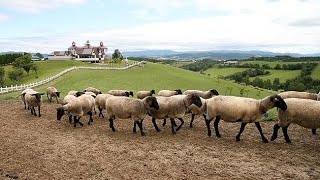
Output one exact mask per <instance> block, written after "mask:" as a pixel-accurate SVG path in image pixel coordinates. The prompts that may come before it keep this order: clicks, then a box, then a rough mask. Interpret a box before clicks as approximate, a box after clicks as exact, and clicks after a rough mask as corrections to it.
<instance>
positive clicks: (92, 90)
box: [83, 87, 102, 95]
mask: <svg viewBox="0 0 320 180" xmlns="http://www.w3.org/2000/svg"><path fill="white" fill-rule="evenodd" d="M83 92H93V93H95V94H96V95H98V94H102V93H101V91H100V90H98V89H97V88H94V87H87V88H86V89H84V90H83Z"/></svg>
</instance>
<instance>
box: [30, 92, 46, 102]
mask: <svg viewBox="0 0 320 180" xmlns="http://www.w3.org/2000/svg"><path fill="white" fill-rule="evenodd" d="M41 95H44V93H37V94H32V96H34V97H35V98H36V100H37V102H40V101H41Z"/></svg>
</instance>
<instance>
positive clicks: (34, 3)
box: [0, 0, 86, 13]
mask: <svg viewBox="0 0 320 180" xmlns="http://www.w3.org/2000/svg"><path fill="white" fill-rule="evenodd" d="M85 1H86V0H27V1H25V0H1V1H0V6H4V7H7V8H10V9H14V10H17V11H23V12H31V13H38V12H40V11H43V10H47V9H54V8H57V7H61V6H70V5H78V4H81V3H84V2H85Z"/></svg>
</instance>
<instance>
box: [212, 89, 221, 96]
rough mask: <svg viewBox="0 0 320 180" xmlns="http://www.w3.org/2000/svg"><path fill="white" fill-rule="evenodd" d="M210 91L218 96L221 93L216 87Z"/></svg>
mask: <svg viewBox="0 0 320 180" xmlns="http://www.w3.org/2000/svg"><path fill="white" fill-rule="evenodd" d="M210 91H211V93H212V94H213V95H215V96H218V95H219V93H218V91H217V90H215V89H210Z"/></svg>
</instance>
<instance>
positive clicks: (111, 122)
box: [109, 119, 116, 132]
mask: <svg viewBox="0 0 320 180" xmlns="http://www.w3.org/2000/svg"><path fill="white" fill-rule="evenodd" d="M109 122H110V128H111V129H112V131H113V132H115V131H116V129H115V128H114V126H113V119H109Z"/></svg>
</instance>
